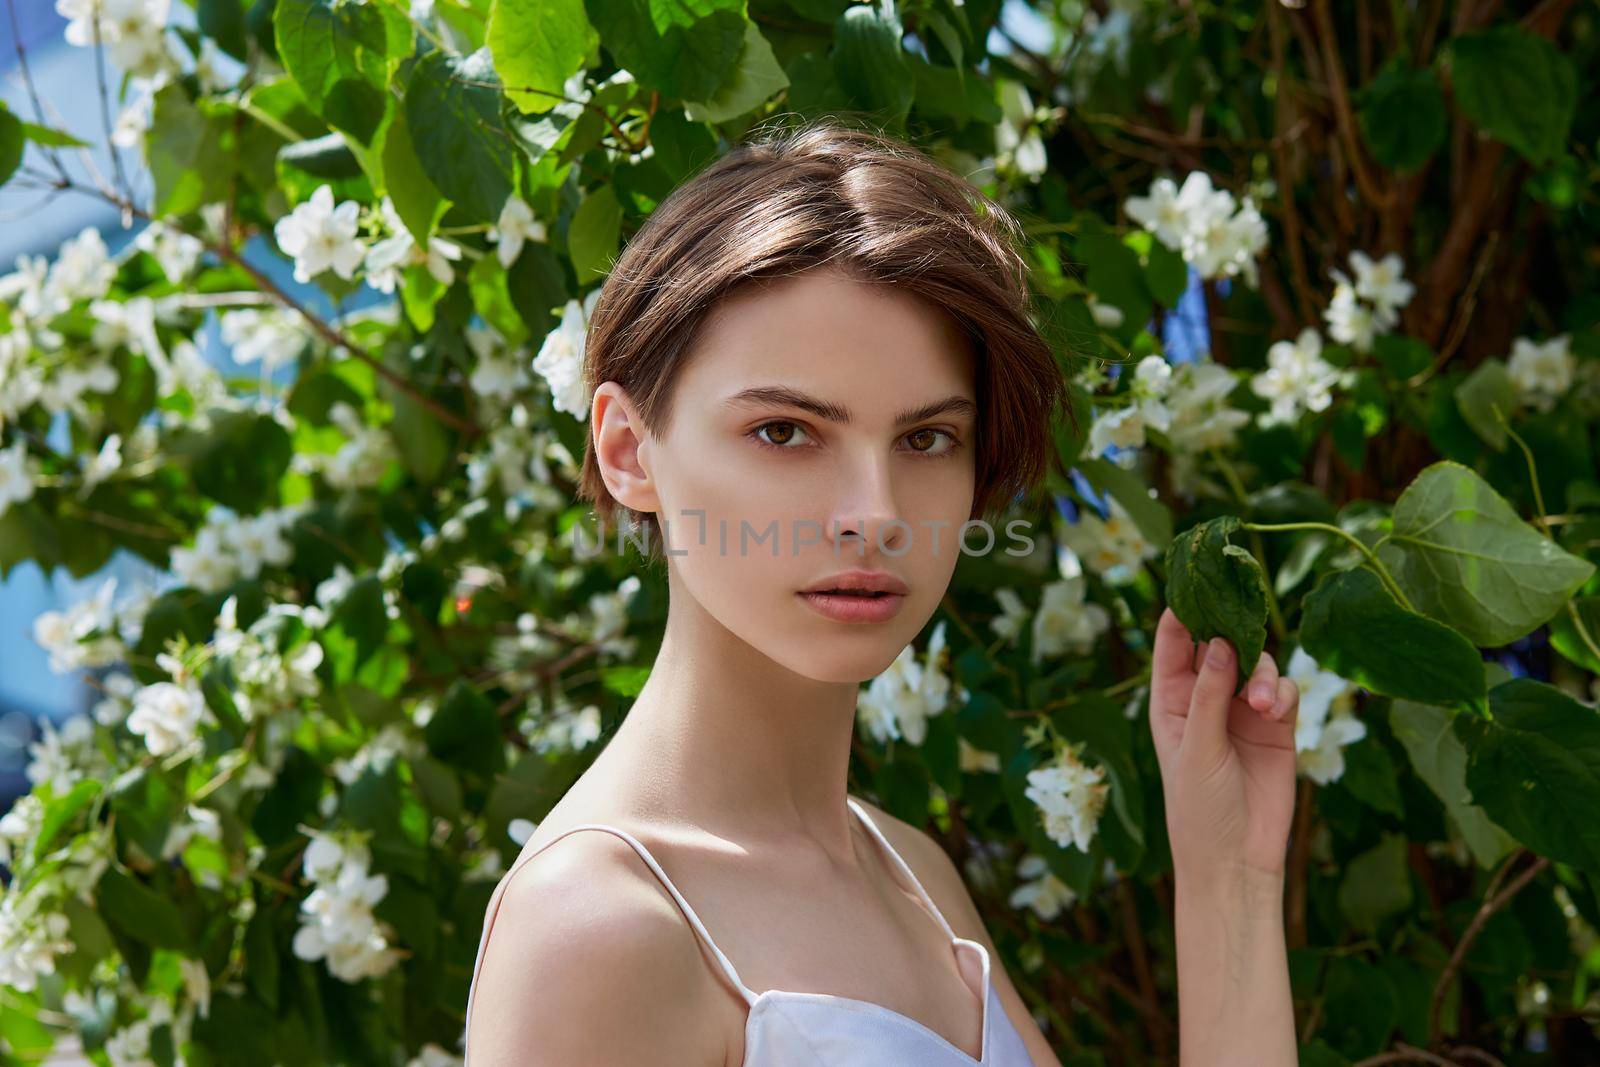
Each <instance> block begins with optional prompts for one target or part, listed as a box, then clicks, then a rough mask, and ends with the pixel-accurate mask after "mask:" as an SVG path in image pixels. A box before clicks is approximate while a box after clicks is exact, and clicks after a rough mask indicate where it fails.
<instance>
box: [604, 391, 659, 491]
mask: <svg viewBox="0 0 1600 1067" xmlns="http://www.w3.org/2000/svg"><path fill="white" fill-rule="evenodd" d="M589 416H590V426H591V430H590V432H591V433H592V434H593V443H594V458H595V464H596V465H597V466H598V467H599V469H600V477H601V479H602V480H603V481H604V482H605V484H606V491H607V492H609V493H610V494H611V498H612V499H613V500H615V501H616V502H617V503H619V504H621V505H622V506H623V507H626V508H629V509H631V510H633V511H635V512H637V513H639V514H653V513H654V512H656V511H659V510H660V507H661V503H660V498H659V497H658V496H657V494H656V487H655V482H654V481H652V480H651V477H650V472H649V470H647V469H646V467H645V460H644V457H643V456H642V455H641V452H642V451H643V447H644V443H645V429H644V422H643V421H642V420H641V419H640V418H639V413H638V411H637V409H635V408H634V406H633V401H631V400H630V399H628V394H627V393H625V392H624V391H623V389H622V386H620V385H618V384H617V383H616V382H601V383H600V384H599V385H597V386H595V390H594V399H593V400H592V401H591V402H590V407H589Z"/></svg>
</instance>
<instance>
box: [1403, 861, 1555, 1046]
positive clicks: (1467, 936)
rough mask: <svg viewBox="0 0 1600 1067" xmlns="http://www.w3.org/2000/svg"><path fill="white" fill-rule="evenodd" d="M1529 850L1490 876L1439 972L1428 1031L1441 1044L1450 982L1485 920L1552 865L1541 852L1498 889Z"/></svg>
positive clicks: (1429, 1014) (1430, 1036) (1429, 1011)
mask: <svg viewBox="0 0 1600 1067" xmlns="http://www.w3.org/2000/svg"><path fill="white" fill-rule="evenodd" d="M1526 854H1528V850H1527V849H1518V850H1517V851H1516V852H1513V853H1512V854H1511V858H1510V859H1508V860H1506V862H1505V863H1504V864H1502V865H1501V867H1500V869H1499V870H1498V871H1496V872H1495V874H1494V876H1493V877H1492V878H1490V879H1489V887H1488V888H1487V889H1486V890H1485V891H1484V894H1483V903H1482V904H1480V905H1479V906H1478V913H1477V914H1476V915H1474V916H1473V917H1472V921H1471V922H1470V923H1468V924H1467V928H1466V930H1464V931H1463V932H1462V934H1461V940H1459V941H1457V942H1456V947H1455V951H1454V952H1452V953H1450V960H1449V962H1448V963H1446V964H1445V965H1444V971H1443V972H1441V973H1440V975H1439V981H1438V982H1437V983H1436V984H1435V985H1434V987H1433V999H1432V1001H1431V1002H1430V1003H1429V1005H1428V1034H1429V1038H1430V1040H1431V1041H1432V1042H1433V1043H1434V1044H1437V1043H1438V1041H1439V1014H1440V1009H1441V1008H1442V1007H1443V1005H1444V996H1445V993H1446V992H1447V991H1448V990H1449V988H1450V983H1451V982H1452V981H1454V980H1455V976H1456V972H1457V971H1459V970H1460V969H1461V961H1462V960H1463V959H1465V958H1466V955H1467V949H1469V948H1471V947H1472V942H1473V941H1474V940H1475V939H1476V938H1477V936H1478V934H1479V933H1481V932H1482V930H1483V927H1484V924H1486V923H1487V922H1488V921H1489V917H1490V916H1491V915H1493V914H1494V913H1495V912H1496V911H1498V910H1499V909H1501V908H1503V907H1504V906H1505V904H1506V902H1507V901H1509V900H1510V899H1511V898H1512V897H1514V896H1516V895H1517V892H1518V890H1520V889H1522V887H1523V886H1525V885H1527V884H1528V883H1529V882H1531V881H1533V879H1534V878H1535V877H1537V876H1538V875H1539V873H1540V872H1541V871H1543V870H1544V869H1545V868H1546V867H1548V866H1550V858H1549V857H1548V856H1540V857H1539V858H1538V859H1536V860H1535V861H1534V862H1533V863H1531V864H1529V866H1528V869H1527V870H1525V871H1523V872H1522V873H1521V874H1519V875H1517V876H1516V877H1515V878H1513V879H1512V880H1511V882H1510V884H1509V885H1507V886H1506V887H1505V888H1504V889H1502V890H1500V891H1499V892H1498V893H1496V892H1495V890H1496V888H1497V887H1498V886H1499V884H1500V882H1501V880H1502V879H1504V878H1505V875H1506V872H1507V871H1509V870H1510V869H1511V866H1512V865H1513V864H1514V863H1516V861H1517V860H1518V859H1520V858H1521V857H1522V856H1524V855H1526Z"/></svg>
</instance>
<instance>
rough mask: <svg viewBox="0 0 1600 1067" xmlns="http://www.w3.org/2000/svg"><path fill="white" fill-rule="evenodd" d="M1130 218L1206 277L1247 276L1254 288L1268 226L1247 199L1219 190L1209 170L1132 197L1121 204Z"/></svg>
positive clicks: (1162, 180)
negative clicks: (1212, 181)
mask: <svg viewBox="0 0 1600 1067" xmlns="http://www.w3.org/2000/svg"><path fill="white" fill-rule="evenodd" d="M1123 210H1125V211H1126V212H1127V213H1128V217H1129V218H1131V219H1133V220H1134V221H1135V222H1137V223H1139V224H1140V225H1141V226H1143V227H1144V228H1145V229H1146V230H1149V231H1150V232H1152V233H1154V234H1155V235H1156V239H1157V240H1159V241H1160V242H1161V243H1162V244H1164V245H1166V246H1167V247H1168V248H1170V249H1172V250H1173V251H1175V252H1178V253H1180V254H1182V256H1183V258H1184V261H1185V262H1187V263H1188V264H1189V265H1190V266H1192V267H1194V268H1195V270H1196V271H1197V272H1199V274H1200V276H1201V277H1202V278H1206V279H1211V278H1223V277H1233V276H1234V275H1243V276H1244V279H1245V281H1246V282H1247V283H1248V284H1250V285H1252V286H1254V285H1255V284H1256V281H1257V278H1256V270H1257V268H1256V257H1257V256H1259V255H1260V254H1261V252H1262V250H1263V249H1265V248H1266V243H1267V227H1266V222H1265V221H1264V220H1263V219H1262V218H1261V213H1260V211H1259V210H1257V208H1256V206H1255V204H1254V202H1253V201H1252V200H1251V198H1250V197H1248V196H1246V197H1244V198H1242V200H1240V201H1239V202H1237V203H1236V202H1235V200H1234V198H1233V194H1232V193H1230V192H1228V191H1227V190H1226V189H1217V188H1215V187H1213V185H1212V184H1211V176H1210V175H1208V174H1207V173H1206V172H1205V171H1199V170H1197V171H1191V172H1190V173H1189V175H1188V176H1187V177H1186V178H1184V181H1183V186H1182V188H1179V187H1178V186H1177V185H1176V184H1175V183H1174V182H1173V180H1172V179H1171V178H1165V177H1163V178H1157V179H1156V180H1155V181H1154V182H1152V183H1151V185H1150V193H1149V195H1148V196H1131V197H1129V198H1128V199H1127V201H1126V202H1125V203H1124V205H1123Z"/></svg>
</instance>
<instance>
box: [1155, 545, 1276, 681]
mask: <svg viewBox="0 0 1600 1067" xmlns="http://www.w3.org/2000/svg"><path fill="white" fill-rule="evenodd" d="M1235 536H1239V519H1238V518H1237V517H1236V516H1233V515H1224V516H1222V517H1221V518H1217V519H1210V520H1208V521H1206V522H1202V523H1198V524H1197V525H1194V526H1191V527H1189V529H1187V530H1184V531H1183V532H1182V533H1180V534H1178V536H1176V537H1174V538H1173V539H1172V544H1171V545H1170V546H1169V547H1168V548H1167V557H1166V566H1167V604H1168V606H1170V607H1171V608H1172V611H1173V614H1175V615H1177V616H1178V621H1180V622H1182V623H1183V625H1184V626H1185V627H1186V628H1187V629H1188V631H1189V635H1190V636H1191V637H1192V638H1193V639H1194V640H1195V641H1210V640H1211V639H1212V638H1213V637H1225V638H1227V639H1228V640H1229V641H1230V642H1232V643H1233V647H1234V650H1235V651H1236V652H1237V653H1238V655H1239V658H1238V661H1237V662H1236V663H1235V665H1234V669H1235V671H1236V672H1237V677H1238V680H1237V682H1236V684H1235V685H1234V691H1235V692H1237V691H1238V689H1239V687H1240V686H1242V685H1244V683H1245V682H1246V681H1247V680H1248V679H1249V677H1250V675H1251V673H1252V672H1253V671H1254V670H1255V667H1256V661H1257V660H1259V659H1260V658H1261V650H1262V648H1264V647H1265V646H1266V643H1267V583H1266V576H1265V575H1263V574H1262V573H1261V564H1260V563H1258V562H1257V561H1256V558H1255V557H1254V556H1253V555H1251V554H1250V553H1249V552H1248V551H1247V550H1245V549H1242V548H1240V547H1239V546H1238V545H1236V544H1233V542H1232V541H1231V538H1232V537H1235Z"/></svg>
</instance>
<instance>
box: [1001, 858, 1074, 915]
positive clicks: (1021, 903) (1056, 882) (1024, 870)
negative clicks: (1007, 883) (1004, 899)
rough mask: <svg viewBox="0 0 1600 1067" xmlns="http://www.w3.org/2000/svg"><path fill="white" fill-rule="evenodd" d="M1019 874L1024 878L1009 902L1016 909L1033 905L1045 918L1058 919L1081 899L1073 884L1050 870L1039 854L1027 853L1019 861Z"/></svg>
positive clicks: (1020, 877) (1035, 910) (1037, 912)
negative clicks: (1063, 911) (1064, 880)
mask: <svg viewBox="0 0 1600 1067" xmlns="http://www.w3.org/2000/svg"><path fill="white" fill-rule="evenodd" d="M1017 877H1018V878H1019V879H1022V880H1023V881H1022V882H1021V884H1019V885H1018V886H1017V888H1016V889H1014V890H1012V892H1011V896H1010V898H1009V903H1010V904H1011V906H1012V907H1013V908H1032V909H1033V913H1034V914H1035V915H1037V916H1039V918H1041V919H1045V920H1047V921H1048V920H1050V919H1054V918H1055V917H1056V916H1058V915H1060V914H1061V910H1062V909H1063V908H1070V907H1072V905H1073V903H1074V902H1075V901H1076V900H1077V899H1078V894H1076V893H1074V892H1073V891H1072V887H1071V886H1069V885H1067V883H1065V882H1063V881H1062V880H1061V879H1059V878H1057V877H1056V876H1055V875H1054V874H1052V873H1051V872H1050V867H1049V864H1047V863H1046V862H1045V858H1044V857H1043V856H1040V855H1036V854H1035V853H1032V852H1028V853H1025V854H1024V855H1023V857H1022V859H1020V860H1019V861H1017Z"/></svg>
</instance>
